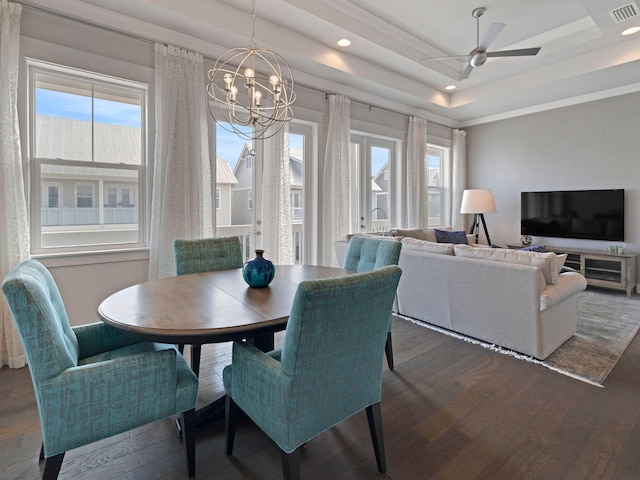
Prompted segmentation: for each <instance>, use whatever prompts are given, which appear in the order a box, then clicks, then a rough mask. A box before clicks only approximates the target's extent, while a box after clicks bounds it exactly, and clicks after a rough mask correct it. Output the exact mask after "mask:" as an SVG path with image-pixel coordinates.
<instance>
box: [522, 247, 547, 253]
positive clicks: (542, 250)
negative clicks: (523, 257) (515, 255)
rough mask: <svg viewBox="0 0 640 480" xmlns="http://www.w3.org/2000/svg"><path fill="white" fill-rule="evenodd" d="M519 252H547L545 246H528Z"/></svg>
mask: <svg viewBox="0 0 640 480" xmlns="http://www.w3.org/2000/svg"><path fill="white" fill-rule="evenodd" d="M520 250H523V251H525V252H542V253H544V252H546V251H547V246H546V245H530V246H528V247H523V248H521V249H520Z"/></svg>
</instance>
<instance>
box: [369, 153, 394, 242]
mask: <svg viewBox="0 0 640 480" xmlns="http://www.w3.org/2000/svg"><path fill="white" fill-rule="evenodd" d="M390 158H391V150H390V149H389V148H384V147H377V146H372V147H371V175H372V181H371V190H372V192H371V193H372V198H371V228H372V230H373V231H374V232H377V231H384V230H387V229H388V228H389V160H390Z"/></svg>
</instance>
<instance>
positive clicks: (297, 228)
mask: <svg viewBox="0 0 640 480" xmlns="http://www.w3.org/2000/svg"><path fill="white" fill-rule="evenodd" d="M304 168H305V135H304V134H301V133H291V132H290V133H289V169H290V177H291V183H290V187H289V188H290V193H291V196H290V198H291V231H292V232H293V258H294V261H295V263H302V261H303V258H302V247H303V225H304V200H303V199H304Z"/></svg>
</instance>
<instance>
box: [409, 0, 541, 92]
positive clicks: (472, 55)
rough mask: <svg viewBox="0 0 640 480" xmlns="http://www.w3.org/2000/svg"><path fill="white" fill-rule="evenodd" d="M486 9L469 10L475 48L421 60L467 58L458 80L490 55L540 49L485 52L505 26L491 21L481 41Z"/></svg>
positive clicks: (528, 53) (527, 53)
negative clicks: (474, 24)
mask: <svg viewBox="0 0 640 480" xmlns="http://www.w3.org/2000/svg"><path fill="white" fill-rule="evenodd" d="M486 10H487V9H486V8H485V7H478V8H474V9H473V10H472V12H471V16H473V18H475V19H476V26H477V27H476V48H474V49H473V50H471V52H469V54H467V55H450V56H446V57H430V58H423V59H422V60H443V59H445V58H467V59H468V64H467V67H466V68H465V69H464V71H463V72H462V73H461V74H460V80H464V79H465V78H468V77H469V75H471V72H472V71H473V69H474V68H477V67H481V66H482V65H484V63H485V62H486V61H487V58H490V57H522V56H531V55H537V54H538V52H539V51H540V47H535V48H520V49H517V50H501V51H496V52H487V49H488V48H489V45H491V44H492V43H493V41H494V40H495V39H496V37H497V36H498V34H499V33H500V32H501V31H502V29H503V28H504V27H505V24H504V23H492V24H491V26H490V27H489V30H487V33H486V34H485V35H484V38H483V39H482V41H480V17H481V16H482V15H483V14H484V12H485V11H486Z"/></svg>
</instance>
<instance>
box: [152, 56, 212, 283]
mask: <svg viewBox="0 0 640 480" xmlns="http://www.w3.org/2000/svg"><path fill="white" fill-rule="evenodd" d="M155 61H156V67H155V73H156V77H155V78H156V80H155V81H156V143H155V162H154V172H153V191H152V202H151V230H150V244H149V278H150V279H155V278H162V277H168V276H171V275H175V263H174V259H173V242H174V240H176V239H178V238H182V239H196V238H204V237H210V236H212V235H213V225H212V204H211V198H212V197H211V188H212V187H211V165H210V162H209V142H208V135H207V118H206V104H205V101H206V100H205V77H204V70H203V66H202V55H200V54H197V53H193V52H188V51H186V50H182V49H180V48H177V47H173V46H164V45H158V44H156V54H155Z"/></svg>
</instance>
